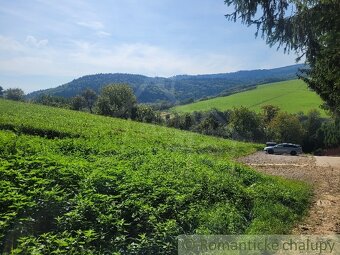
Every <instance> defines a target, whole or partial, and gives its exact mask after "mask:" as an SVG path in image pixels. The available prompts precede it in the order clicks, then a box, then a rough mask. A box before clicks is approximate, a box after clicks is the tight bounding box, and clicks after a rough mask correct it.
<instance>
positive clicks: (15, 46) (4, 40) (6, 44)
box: [0, 35, 23, 52]
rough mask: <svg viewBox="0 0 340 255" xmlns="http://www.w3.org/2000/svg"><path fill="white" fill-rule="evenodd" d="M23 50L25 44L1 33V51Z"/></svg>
mask: <svg viewBox="0 0 340 255" xmlns="http://www.w3.org/2000/svg"><path fill="white" fill-rule="evenodd" d="M20 50H23V46H22V45H21V44H20V43H19V42H17V41H16V40H14V39H12V38H10V37H5V36H2V35H0V51H9V52H13V51H20Z"/></svg>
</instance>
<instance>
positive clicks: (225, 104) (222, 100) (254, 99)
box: [172, 80, 326, 116]
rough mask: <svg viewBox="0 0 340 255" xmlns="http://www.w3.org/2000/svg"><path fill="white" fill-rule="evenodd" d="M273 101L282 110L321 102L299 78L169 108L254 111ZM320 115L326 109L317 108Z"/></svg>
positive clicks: (311, 106) (306, 108) (303, 108)
mask: <svg viewBox="0 0 340 255" xmlns="http://www.w3.org/2000/svg"><path fill="white" fill-rule="evenodd" d="M269 104H271V105H276V106H278V107H280V109H281V110H282V111H286V112H289V113H297V112H304V113H307V112H308V111H309V110H311V109H319V106H320V105H321V104H322V101H321V99H320V97H319V96H318V95H317V94H316V93H315V92H312V91H311V90H310V89H308V87H307V85H306V84H305V83H304V82H303V81H301V80H290V81H283V82H276V83H269V84H264V85H259V86H258V87H257V88H256V89H253V90H249V91H245V92H240V93H237V94H233V95H230V96H226V97H217V98H213V99H210V100H204V101H199V102H195V103H192V104H187V105H181V106H177V107H174V108H172V111H175V112H194V111H208V110H211V109H212V108H216V109H219V110H227V109H232V108H233V107H240V106H244V107H247V108H249V109H250V110H254V111H256V112H259V111H261V107H262V106H264V105H269ZM319 110H320V112H321V115H322V116H326V113H325V112H324V111H323V110H321V109H319Z"/></svg>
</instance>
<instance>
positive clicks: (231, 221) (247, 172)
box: [0, 100, 310, 254]
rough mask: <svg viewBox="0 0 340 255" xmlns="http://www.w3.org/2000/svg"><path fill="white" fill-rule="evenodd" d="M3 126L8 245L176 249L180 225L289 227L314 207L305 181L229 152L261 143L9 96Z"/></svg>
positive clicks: (1, 187)
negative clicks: (270, 172) (260, 169)
mask: <svg viewBox="0 0 340 255" xmlns="http://www.w3.org/2000/svg"><path fill="white" fill-rule="evenodd" d="M47 119H51V120H53V121H46V120H47ZM0 124H1V125H0V129H1V130H0V252H1V253H2V254H103V253H105V252H110V254H176V251H177V240H176V238H177V236H178V235H180V234H195V233H211V234H222V233H223V234H237V233H248V232H249V233H257V234H261V233H272V234H274V233H275V234H282V233H288V231H289V229H290V227H291V226H292V224H294V222H295V221H296V220H297V219H299V218H300V217H301V216H302V214H303V213H304V211H305V210H306V208H307V207H308V199H309V197H310V190H309V188H308V187H307V186H306V185H305V184H303V183H297V182H292V181H283V180H281V179H278V178H273V177H269V176H264V175H262V174H259V173H256V172H255V171H253V170H251V169H249V168H247V167H245V166H242V165H238V164H235V163H233V162H232V159H233V158H236V157H239V156H241V155H245V154H248V153H252V152H254V151H255V150H257V149H260V148H261V147H262V146H261V145H257V144H250V143H241V142H236V141H230V140H225V139H220V138H214V137H207V136H202V135H199V134H195V133H191V132H185V131H179V130H176V129H170V128H165V127H160V126H156V125H150V124H144V123H138V122H133V121H129V120H122V119H112V118H107V117H104V116H96V115H93V114H88V113H84V112H74V111H69V110H65V109H59V108H50V107H46V106H41V105H34V104H26V103H20V102H11V101H7V100H1V101H0ZM8 127H11V128H8ZM32 130H33V131H34V130H40V131H41V132H42V131H45V133H46V132H52V131H53V132H54V134H56V136H55V137H54V139H48V138H51V137H45V136H44V135H43V134H44V133H39V132H38V133H36V132H32ZM40 134H42V135H40ZM58 134H68V136H62V135H60V136H58ZM274 191H275V192H274ZM269 212H270V213H271V214H270V217H269ZM278 223H279V224H278Z"/></svg>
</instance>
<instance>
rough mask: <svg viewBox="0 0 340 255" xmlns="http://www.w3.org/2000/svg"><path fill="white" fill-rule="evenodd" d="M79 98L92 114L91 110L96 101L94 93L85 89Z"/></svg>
mask: <svg viewBox="0 0 340 255" xmlns="http://www.w3.org/2000/svg"><path fill="white" fill-rule="evenodd" d="M81 96H82V97H83V98H84V101H85V105H86V107H87V108H88V109H89V111H90V113H93V111H92V109H93V106H94V104H95V103H96V99H97V94H96V92H95V91H94V90H92V89H90V88H87V89H85V90H84V91H83V92H82V93H81Z"/></svg>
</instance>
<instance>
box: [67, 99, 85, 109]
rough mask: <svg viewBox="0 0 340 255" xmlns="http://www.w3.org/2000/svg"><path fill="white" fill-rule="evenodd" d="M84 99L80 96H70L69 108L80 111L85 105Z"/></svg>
mask: <svg viewBox="0 0 340 255" xmlns="http://www.w3.org/2000/svg"><path fill="white" fill-rule="evenodd" d="M85 103H86V102H85V99H84V97H82V96H79V95H78V96H75V97H72V98H71V107H70V108H71V109H72V110H75V111H81V110H82V109H83V108H84V106H85Z"/></svg>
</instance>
